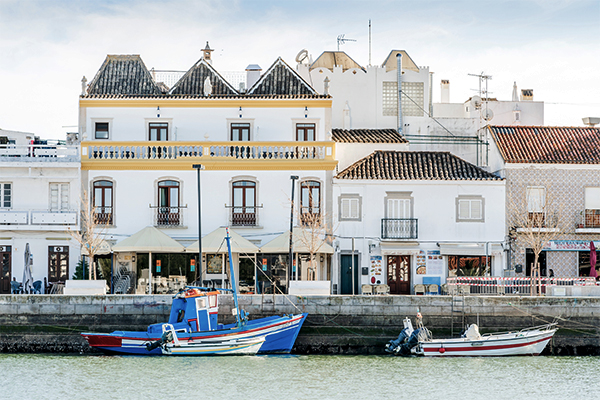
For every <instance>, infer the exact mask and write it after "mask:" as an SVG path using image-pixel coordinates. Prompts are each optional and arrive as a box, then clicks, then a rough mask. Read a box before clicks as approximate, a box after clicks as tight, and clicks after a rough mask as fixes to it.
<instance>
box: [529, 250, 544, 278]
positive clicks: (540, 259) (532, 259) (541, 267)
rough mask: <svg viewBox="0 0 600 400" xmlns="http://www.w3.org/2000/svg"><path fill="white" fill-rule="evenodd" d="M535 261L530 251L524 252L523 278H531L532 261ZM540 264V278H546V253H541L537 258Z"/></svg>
mask: <svg viewBox="0 0 600 400" xmlns="http://www.w3.org/2000/svg"><path fill="white" fill-rule="evenodd" d="M534 260H535V254H534V253H533V250H532V249H527V250H525V272H526V275H525V276H531V268H532V267H533V261H534ZM538 263H539V264H540V276H548V275H547V274H546V252H545V251H542V252H541V253H540V256H539V258H538Z"/></svg>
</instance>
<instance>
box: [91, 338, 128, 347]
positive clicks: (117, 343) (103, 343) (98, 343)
mask: <svg viewBox="0 0 600 400" xmlns="http://www.w3.org/2000/svg"><path fill="white" fill-rule="evenodd" d="M83 337H84V338H85V339H86V340H87V341H88V343H89V344H90V346H92V347H121V338H120V337H116V336H97V335H83Z"/></svg>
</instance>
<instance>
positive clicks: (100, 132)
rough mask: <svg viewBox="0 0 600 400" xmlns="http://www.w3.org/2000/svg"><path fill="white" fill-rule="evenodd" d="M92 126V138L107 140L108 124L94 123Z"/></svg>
mask: <svg viewBox="0 0 600 400" xmlns="http://www.w3.org/2000/svg"><path fill="white" fill-rule="evenodd" d="M94 125H95V129H94V138H95V139H108V122H96V123H95V124H94Z"/></svg>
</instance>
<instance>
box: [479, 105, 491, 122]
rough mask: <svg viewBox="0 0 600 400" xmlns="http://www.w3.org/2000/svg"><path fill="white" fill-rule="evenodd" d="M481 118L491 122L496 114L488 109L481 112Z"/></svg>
mask: <svg viewBox="0 0 600 400" xmlns="http://www.w3.org/2000/svg"><path fill="white" fill-rule="evenodd" d="M481 118H483V119H485V120H486V121H490V120H491V119H492V118H494V112H493V111H492V110H490V109H489V108H486V109H485V110H482V111H481Z"/></svg>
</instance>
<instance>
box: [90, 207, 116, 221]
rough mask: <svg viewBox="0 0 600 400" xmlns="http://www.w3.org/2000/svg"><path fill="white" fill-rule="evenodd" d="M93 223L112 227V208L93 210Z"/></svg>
mask: <svg viewBox="0 0 600 400" xmlns="http://www.w3.org/2000/svg"><path fill="white" fill-rule="evenodd" d="M94 223H96V224H100V225H113V208H112V207H96V208H95V209H94Z"/></svg>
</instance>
